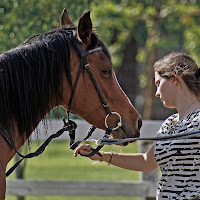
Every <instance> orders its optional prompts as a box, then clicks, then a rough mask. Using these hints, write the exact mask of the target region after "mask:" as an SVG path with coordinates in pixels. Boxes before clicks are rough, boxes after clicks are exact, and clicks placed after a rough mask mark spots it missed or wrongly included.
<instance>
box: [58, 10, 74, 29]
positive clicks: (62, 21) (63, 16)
mask: <svg viewBox="0 0 200 200" xmlns="http://www.w3.org/2000/svg"><path fill="white" fill-rule="evenodd" d="M72 25H73V26H74V24H73V23H72V21H71V19H70V18H69V16H68V14H67V10H66V8H64V9H63V11H62V14H61V18H60V26H61V27H63V26H72Z"/></svg>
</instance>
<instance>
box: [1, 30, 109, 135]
mask: <svg viewBox="0 0 200 200" xmlns="http://www.w3.org/2000/svg"><path fill="white" fill-rule="evenodd" d="M74 33H75V32H74V30H70V29H67V28H60V29H57V30H53V31H50V32H49V33H47V34H42V35H41V36H39V37H36V38H35V37H32V38H34V40H32V38H31V39H28V40H27V41H26V42H25V43H23V44H21V45H19V46H17V47H16V48H13V49H11V50H10V51H8V52H5V53H3V54H1V55H0V96H1V97H0V113H1V115H0V125H1V126H2V127H4V128H5V129H6V130H7V131H8V132H13V126H12V125H13V120H15V122H17V125H18V129H19V132H20V134H24V132H25V133H26V135H27V136H29V135H30V133H31V131H32V128H33V127H36V125H37V123H38V122H39V120H40V119H41V118H44V116H45V115H46V113H48V112H49V111H50V108H51V105H52V104H55V103H56V104H58V102H59V101H60V100H61V98H62V90H63V88H62V75H63V73H65V74H66V76H67V80H68V82H69V84H70V86H71V84H72V83H71V70H70V48H69V42H70V39H71V38H72V37H74V36H73V35H74ZM92 37H93V40H92V41H93V42H92V43H91V45H90V47H89V48H93V46H96V45H98V46H102V47H103V49H104V50H103V51H104V52H105V54H106V55H107V56H108V57H109V58H110V56H109V54H108V51H107V50H106V48H105V46H104V45H103V43H102V42H101V41H100V40H98V38H97V37H96V35H95V34H93V36H92ZM52 101H56V102H52Z"/></svg>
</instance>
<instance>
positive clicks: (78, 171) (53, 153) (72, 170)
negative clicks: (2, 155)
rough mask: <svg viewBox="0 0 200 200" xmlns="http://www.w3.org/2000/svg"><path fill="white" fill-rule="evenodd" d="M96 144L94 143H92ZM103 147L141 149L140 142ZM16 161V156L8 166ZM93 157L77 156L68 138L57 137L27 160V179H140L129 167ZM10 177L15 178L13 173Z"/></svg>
mask: <svg viewBox="0 0 200 200" xmlns="http://www.w3.org/2000/svg"><path fill="white" fill-rule="evenodd" d="M92 145H93V144H92ZM37 147H38V142H35V141H33V142H32V145H31V151H32V152H33V151H35V150H36V148H37ZM103 151H115V152H118V153H119V152H123V153H131V152H137V145H136V143H132V144H130V145H128V146H127V147H116V146H106V147H104V148H103ZM13 163H14V160H12V161H11V162H10V163H9V165H8V168H9V167H11V165H12V164H13ZM92 163H93V161H91V160H89V159H88V158H85V157H81V156H78V157H77V158H74V157H73V151H71V150H69V149H68V142H66V141H63V140H62V141H58V140H57V141H53V142H52V143H50V144H49V146H48V147H47V149H46V150H45V152H44V153H43V154H42V155H40V156H39V157H37V158H32V159H29V160H27V161H26V168H25V179H27V180H99V181H106V180H107V181H111V180H138V179H139V173H138V172H133V171H129V170H124V169H120V168H117V167H114V166H108V165H107V164H106V163H99V164H98V165H96V164H92ZM9 178H10V179H14V178H15V173H13V174H12V175H11V176H10V177H9ZM66 198H69V199H70V200H79V199H81V200H85V199H87V200H98V199H100V198H101V199H102V197H82V196H81V197H56V196H53V197H52V196H51V197H44V196H43V197H39V196H36V197H29V196H28V197H27V198H26V200H36V199H37V200H39V199H41V200H46V199H48V200H63V199H66ZM111 198H113V197H103V199H104V200H110V199H111ZM16 199H17V198H16V197H13V196H7V197H6V200H16ZM118 199H120V200H122V199H123V200H129V199H132V200H136V199H138V198H133V197H115V200H118Z"/></svg>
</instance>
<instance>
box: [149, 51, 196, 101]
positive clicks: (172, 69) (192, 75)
mask: <svg viewBox="0 0 200 200" xmlns="http://www.w3.org/2000/svg"><path fill="white" fill-rule="evenodd" d="M153 67H154V71H155V72H158V74H159V75H160V76H162V77H166V78H170V77H172V74H175V75H179V76H180V77H181V78H182V79H183V81H184V82H185V84H186V85H187V86H188V88H189V89H190V90H191V91H192V92H193V93H194V94H195V95H196V96H197V97H200V69H199V68H198V65H197V64H196V62H195V61H194V60H193V59H192V58H191V57H190V56H188V55H187V54H184V53H181V52H173V53H170V54H168V55H166V56H164V57H163V58H161V59H160V60H158V61H157V62H155V64H154V66H153Z"/></svg>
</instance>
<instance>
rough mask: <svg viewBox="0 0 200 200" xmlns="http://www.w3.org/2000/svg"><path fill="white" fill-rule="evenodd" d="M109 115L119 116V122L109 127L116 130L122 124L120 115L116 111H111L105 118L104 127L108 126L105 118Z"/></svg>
mask: <svg viewBox="0 0 200 200" xmlns="http://www.w3.org/2000/svg"><path fill="white" fill-rule="evenodd" d="M111 115H117V116H118V117H119V122H118V123H117V126H116V127H114V128H112V127H110V128H111V129H112V130H113V131H115V130H117V129H118V128H119V127H120V126H122V118H121V115H120V114H119V113H117V112H111V114H108V115H107V116H106V118H105V126H106V128H108V124H107V120H108V117H109V116H111Z"/></svg>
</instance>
